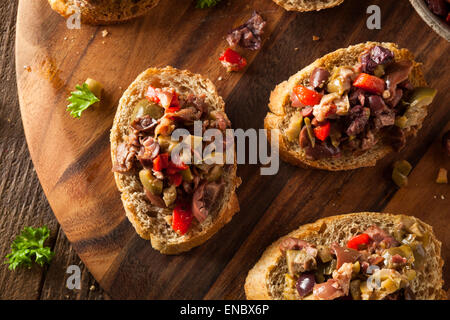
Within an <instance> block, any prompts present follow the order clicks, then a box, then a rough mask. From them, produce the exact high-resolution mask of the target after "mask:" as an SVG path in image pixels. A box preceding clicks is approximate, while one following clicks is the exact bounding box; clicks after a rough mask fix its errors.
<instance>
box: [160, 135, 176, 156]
mask: <svg viewBox="0 0 450 320" xmlns="http://www.w3.org/2000/svg"><path fill="white" fill-rule="evenodd" d="M158 143H159V146H160V147H161V149H162V150H163V152H172V150H173V149H174V148H175V147H176V146H177V145H178V143H179V142H178V141H175V140H172V138H171V137H170V136H163V135H159V136H158Z"/></svg>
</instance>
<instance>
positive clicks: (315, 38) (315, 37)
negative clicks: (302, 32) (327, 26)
mask: <svg viewBox="0 0 450 320" xmlns="http://www.w3.org/2000/svg"><path fill="white" fill-rule="evenodd" d="M312 39H313V41H317V40H320V37H318V36H313V38H312Z"/></svg>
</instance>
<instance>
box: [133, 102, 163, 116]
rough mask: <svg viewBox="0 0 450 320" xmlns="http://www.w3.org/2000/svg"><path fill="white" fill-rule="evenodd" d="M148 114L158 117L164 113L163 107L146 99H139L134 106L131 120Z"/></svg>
mask: <svg viewBox="0 0 450 320" xmlns="http://www.w3.org/2000/svg"><path fill="white" fill-rule="evenodd" d="M146 115H149V116H150V117H152V118H153V119H156V120H157V119H159V118H161V117H162V116H163V115H164V108H163V107H160V106H158V105H157V104H156V103H153V102H150V101H148V100H147V99H142V100H140V101H139V102H138V103H137V104H136V106H135V107H134V110H133V114H132V116H131V120H132V121H134V120H136V119H138V118H141V117H143V116H146Z"/></svg>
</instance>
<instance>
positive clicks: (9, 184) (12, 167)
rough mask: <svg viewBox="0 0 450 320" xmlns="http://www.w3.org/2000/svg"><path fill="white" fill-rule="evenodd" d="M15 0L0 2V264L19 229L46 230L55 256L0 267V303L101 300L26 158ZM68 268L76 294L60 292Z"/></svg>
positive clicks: (93, 281) (102, 297)
mask: <svg viewBox="0 0 450 320" xmlns="http://www.w3.org/2000/svg"><path fill="white" fill-rule="evenodd" d="M17 4H18V2H17V1H1V2H0V40H1V41H0V79H1V84H2V85H1V86H0V199H1V201H0V215H1V218H0V260H1V261H2V262H3V257H4V256H5V255H6V254H7V253H8V252H9V250H10V244H11V241H12V239H14V237H15V236H16V235H17V234H19V233H20V232H21V230H22V229H23V228H24V227H25V226H35V227H37V226H42V225H47V226H48V227H49V228H50V230H51V236H50V240H49V245H50V246H51V247H52V248H53V250H54V251H55V252H56V255H55V257H54V260H53V262H52V263H51V265H50V266H49V267H46V268H39V267H36V266H35V267H33V268H32V269H31V270H27V269H17V270H16V271H10V270H8V266H7V265H5V264H3V263H0V300H2V299H92V300H96V299H104V298H106V295H105V293H104V292H103V290H102V289H101V288H100V287H99V285H98V284H97V283H96V282H95V280H94V278H93V277H92V276H91V275H90V273H89V272H88V271H87V269H86V267H85V266H84V265H83V263H82V262H81V260H80V258H78V256H77V254H76V253H75V251H74V250H73V249H72V247H71V245H70V243H69V241H67V238H66V236H65V235H64V232H63V231H62V229H61V228H60V226H59V224H58V223H57V221H56V219H55V217H54V215H53V212H52V210H51V209H50V206H49V205H48V202H47V199H46V198H45V195H44V193H43V192H42V188H41V186H40V184H39V180H38V178H37V176H36V172H35V170H34V167H33V163H32V162H31V159H30V155H29V153H28V148H27V143H26V141H25V137H24V133H23V127H22V121H21V117H20V111H19V101H18V98H17V85H16V75H15V65H14V39H15V25H16V14H17ZM69 265H79V266H80V269H81V271H82V277H81V289H80V290H69V289H67V288H66V286H65V284H66V280H67V277H68V276H69V275H68V274H66V270H67V267H68V266H69Z"/></svg>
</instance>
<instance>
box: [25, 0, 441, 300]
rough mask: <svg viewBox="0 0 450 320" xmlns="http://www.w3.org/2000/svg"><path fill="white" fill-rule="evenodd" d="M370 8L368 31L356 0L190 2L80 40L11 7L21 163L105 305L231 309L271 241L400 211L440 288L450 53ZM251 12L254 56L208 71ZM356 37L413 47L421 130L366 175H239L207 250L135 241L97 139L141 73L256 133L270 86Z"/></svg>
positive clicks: (394, 16) (411, 16) (46, 15)
mask: <svg viewBox="0 0 450 320" xmlns="http://www.w3.org/2000/svg"><path fill="white" fill-rule="evenodd" d="M371 4H378V5H379V6H380V7H381V10H382V28H381V30H368V29H367V28H366V18H367V15H366V13H365V12H366V9H367V6H368V4H367V3H366V2H364V1H345V2H344V4H342V5H341V6H339V7H337V8H334V9H330V10H324V11H321V12H318V13H305V14H299V13H289V12H285V11H284V10H282V9H281V8H279V7H278V6H276V5H275V4H274V3H273V2H272V1H269V0H253V1H238V0H234V1H222V2H221V4H219V5H218V6H217V7H215V8H214V9H209V10H199V9H196V8H195V6H194V3H193V1H190V0H166V1H161V3H160V5H158V7H156V8H155V9H154V10H152V12H150V14H148V15H147V16H146V17H144V18H141V19H137V20H135V21H133V22H131V23H128V24H123V25H116V26H108V27H90V26H84V25H83V26H82V28H81V29H80V30H69V29H67V28H66V24H65V21H64V20H63V19H62V18H61V17H59V16H58V15H57V14H56V13H54V12H52V11H51V10H50V9H49V7H48V6H47V5H46V1H45V0H21V1H20V2H19V10H18V18H17V38H16V65H17V81H18V88H19V98H20V107H21V113H22V121H23V125H24V129H25V134H26V138H27V142H28V147H29V150H30V153H31V157H32V159H33V163H34V165H35V167H36V171H37V174H38V176H39V180H40V182H41V184H42V187H43V190H44V192H45V194H46V196H47V198H48V200H49V203H50V205H51V207H52V209H53V211H54V213H55V216H56V217H57V219H58V222H59V223H60V224H61V226H62V229H63V230H64V232H65V234H66V235H67V237H68V239H69V240H70V241H71V243H72V246H73V247H74V249H75V250H76V252H77V253H78V254H79V256H80V257H81V259H82V260H83V262H84V263H85V264H86V266H87V267H88V269H89V270H90V272H91V273H92V274H93V275H94V277H95V278H96V279H97V280H98V281H99V282H100V284H101V286H102V287H103V288H104V289H105V290H106V292H107V293H108V294H109V295H110V296H111V297H112V298H116V299H133V298H139V299H168V298H170V299H202V298H206V299H223V298H224V299H243V298H245V297H244V293H243V283H244V279H245V276H246V274H247V272H248V270H249V269H250V268H251V266H252V265H253V264H254V263H255V262H256V261H257V260H258V258H259V257H260V255H261V254H262V252H263V250H264V249H265V248H266V246H268V245H269V244H270V243H271V242H273V241H274V240H276V239H277V238H278V237H280V236H282V235H284V234H286V233H288V232H289V231H291V230H292V229H295V228H297V227H298V226H299V225H300V224H303V223H308V222H311V221H314V220H316V219H318V218H320V217H324V216H330V215H335V214H340V213H348V212H358V211H385V212H386V211H392V213H406V214H411V215H415V216H417V217H419V218H421V219H423V220H424V221H426V222H428V223H430V224H432V225H433V226H434V229H435V232H436V235H437V237H438V238H439V239H440V240H442V242H443V257H444V260H445V261H446V267H445V269H444V275H445V281H446V286H445V288H446V289H447V288H448V284H449V283H450V274H449V273H448V272H445V271H447V270H448V269H447V265H448V264H449V263H450V250H449V249H450V248H449V247H448V245H449V244H450V234H449V233H448V232H446V231H447V230H448V226H449V221H450V210H449V203H450V200H449V198H450V194H449V192H448V191H449V187H448V185H437V184H435V183H434V180H435V175H436V174H437V170H438V168H439V167H444V166H445V167H447V169H450V168H449V163H448V162H449V161H448V158H443V157H442V158H440V154H441V151H440V150H439V147H438V142H437V141H438V140H439V138H440V135H441V133H442V131H443V130H444V128H445V126H448V123H449V120H450V115H449V112H448V106H447V104H446V103H447V101H448V99H449V97H450V94H449V91H448V88H447V85H448V80H449V76H448V70H447V69H448V51H449V48H450V45H449V43H447V42H446V41H445V40H443V39H441V38H439V36H437V35H436V34H434V33H433V31H432V30H431V29H429V28H428V27H427V25H426V24H425V23H424V22H423V21H422V20H421V19H420V18H419V17H418V16H417V15H416V14H415V11H414V10H413V8H412V7H411V6H410V4H409V3H408V2H407V1H382V0H374V1H372V2H371ZM253 9H257V10H258V11H260V12H261V14H262V15H263V16H264V17H265V18H266V20H267V21H268V25H267V27H266V33H265V36H264V44H263V47H262V49H261V50H259V51H257V52H248V51H246V52H245V56H246V57H247V59H248V61H249V66H248V68H247V69H246V70H245V72H242V73H233V74H226V72H225V71H224V69H223V68H222V66H221V65H220V64H219V62H218V56H219V54H220V53H221V51H223V49H224V48H225V47H226V42H225V41H224V36H225V35H226V33H227V31H228V30H229V29H230V28H232V27H234V26H237V25H239V24H240V23H242V22H244V21H245V20H246V19H248V17H249V16H250V14H251V12H252V10H253ZM103 30H107V31H108V35H107V36H106V37H104V36H103V35H102V33H103V32H102V31H103ZM313 35H315V36H318V37H320V40H319V41H313V40H312V38H313ZM368 40H373V41H393V42H397V43H398V44H399V45H400V46H401V47H406V48H408V49H410V50H411V51H413V52H414V53H415V54H416V57H417V60H418V61H421V62H423V64H424V71H425V74H426V77H427V80H428V81H429V84H430V85H431V86H432V87H434V88H436V89H438V95H437V97H436V99H435V102H434V104H433V106H432V107H431V109H430V112H429V116H428V117H427V119H426V120H425V123H424V125H423V128H422V130H421V131H420V133H419V135H418V136H417V137H415V138H413V139H411V140H410V141H409V143H408V146H407V147H406V148H405V149H404V150H403V151H402V152H401V153H399V154H392V155H389V156H388V157H386V158H385V159H383V160H382V161H380V162H379V163H378V165H377V166H376V167H373V168H365V169H359V170H354V171H349V172H336V173H330V172H323V171H316V170H305V169H299V168H296V167H293V166H291V165H288V164H285V163H281V164H280V170H279V172H278V174H277V175H276V176H261V175H260V174H259V166H257V165H241V166H239V168H238V175H239V176H240V177H241V178H242V180H243V183H242V185H241V187H240V188H239V190H238V197H239V201H240V205H241V212H240V213H238V214H237V215H236V216H235V217H234V218H233V220H232V221H231V222H230V223H229V224H228V225H227V226H226V227H224V228H223V229H222V230H221V231H220V232H219V233H217V234H216V235H215V236H214V237H213V238H212V239H211V240H209V241H208V242H207V243H205V244H204V245H202V246H200V247H198V248H195V249H193V250H192V251H190V252H188V253H185V254H182V255H179V256H164V255H161V254H159V253H158V252H156V251H155V250H153V249H152V248H151V246H150V244H149V243H148V242H147V241H145V240H142V239H140V238H139V237H138V236H137V235H136V233H135V232H134V229H133V228H132V227H131V225H130V224H129V222H128V221H127V219H126V218H125V214H124V210H123V208H122V205H121V202H120V195H119V193H118V191H117V190H116V187H115V184H114V180H113V175H112V174H111V171H110V170H111V164H110V155H109V154H110V149H109V130H110V127H111V125H112V120H113V117H114V113H115V110H116V107H117V104H118V100H119V99H120V97H121V95H122V93H123V91H124V90H125V88H126V87H127V86H128V85H129V84H130V83H131V82H132V81H133V80H134V78H135V77H136V76H137V75H138V74H139V73H140V72H142V71H143V70H145V69H146V68H147V67H149V66H165V65H172V66H174V67H177V68H182V69H189V70H191V71H193V72H195V73H201V74H203V75H205V76H207V77H209V78H210V79H211V80H212V81H213V82H214V83H215V84H216V85H217V87H218V90H219V93H220V94H221V95H222V96H223V97H224V99H225V100H226V109H227V113H228V115H229V117H230V119H231V121H232V124H233V127H234V128H243V129H248V128H262V127H263V119H264V116H265V114H266V112H267V103H268V97H269V94H270V91H271V90H272V89H273V88H274V86H275V85H276V84H277V83H279V82H281V81H284V80H286V79H287V78H288V77H289V76H290V75H292V74H293V73H295V72H297V71H298V70H299V69H301V68H302V67H304V66H306V65H308V64H310V63H311V62H313V61H314V60H315V59H316V58H318V57H320V56H322V55H324V54H326V53H328V52H330V51H333V50H335V49H338V48H341V47H347V46H349V45H351V44H356V43H359V42H365V41H368ZM24 66H29V67H30V68H29V69H28V70H27V69H25V68H24ZM87 77H91V78H94V79H96V80H98V81H100V82H102V83H103V84H104V86H105V98H104V99H103V101H102V104H101V105H100V106H99V107H95V108H91V109H90V110H88V111H86V112H85V113H84V114H83V116H82V118H81V119H79V120H77V119H72V118H71V117H70V116H69V114H68V113H67V112H66V111H65V105H66V104H67V103H66V98H67V95H68V93H69V92H70V91H71V90H72V89H73V88H74V87H75V85H76V84H79V83H81V82H83V81H84V80H85V79H86V78H87ZM219 78H220V79H222V80H219ZM397 159H407V160H409V161H410V162H411V163H412V164H413V166H414V170H413V172H412V174H411V183H410V186H408V187H407V188H403V189H401V190H398V189H397V188H396V187H395V185H394V184H393V183H392V181H391V179H390V170H391V165H392V163H393V161H395V160H397ZM50 269H51V267H50Z"/></svg>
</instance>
